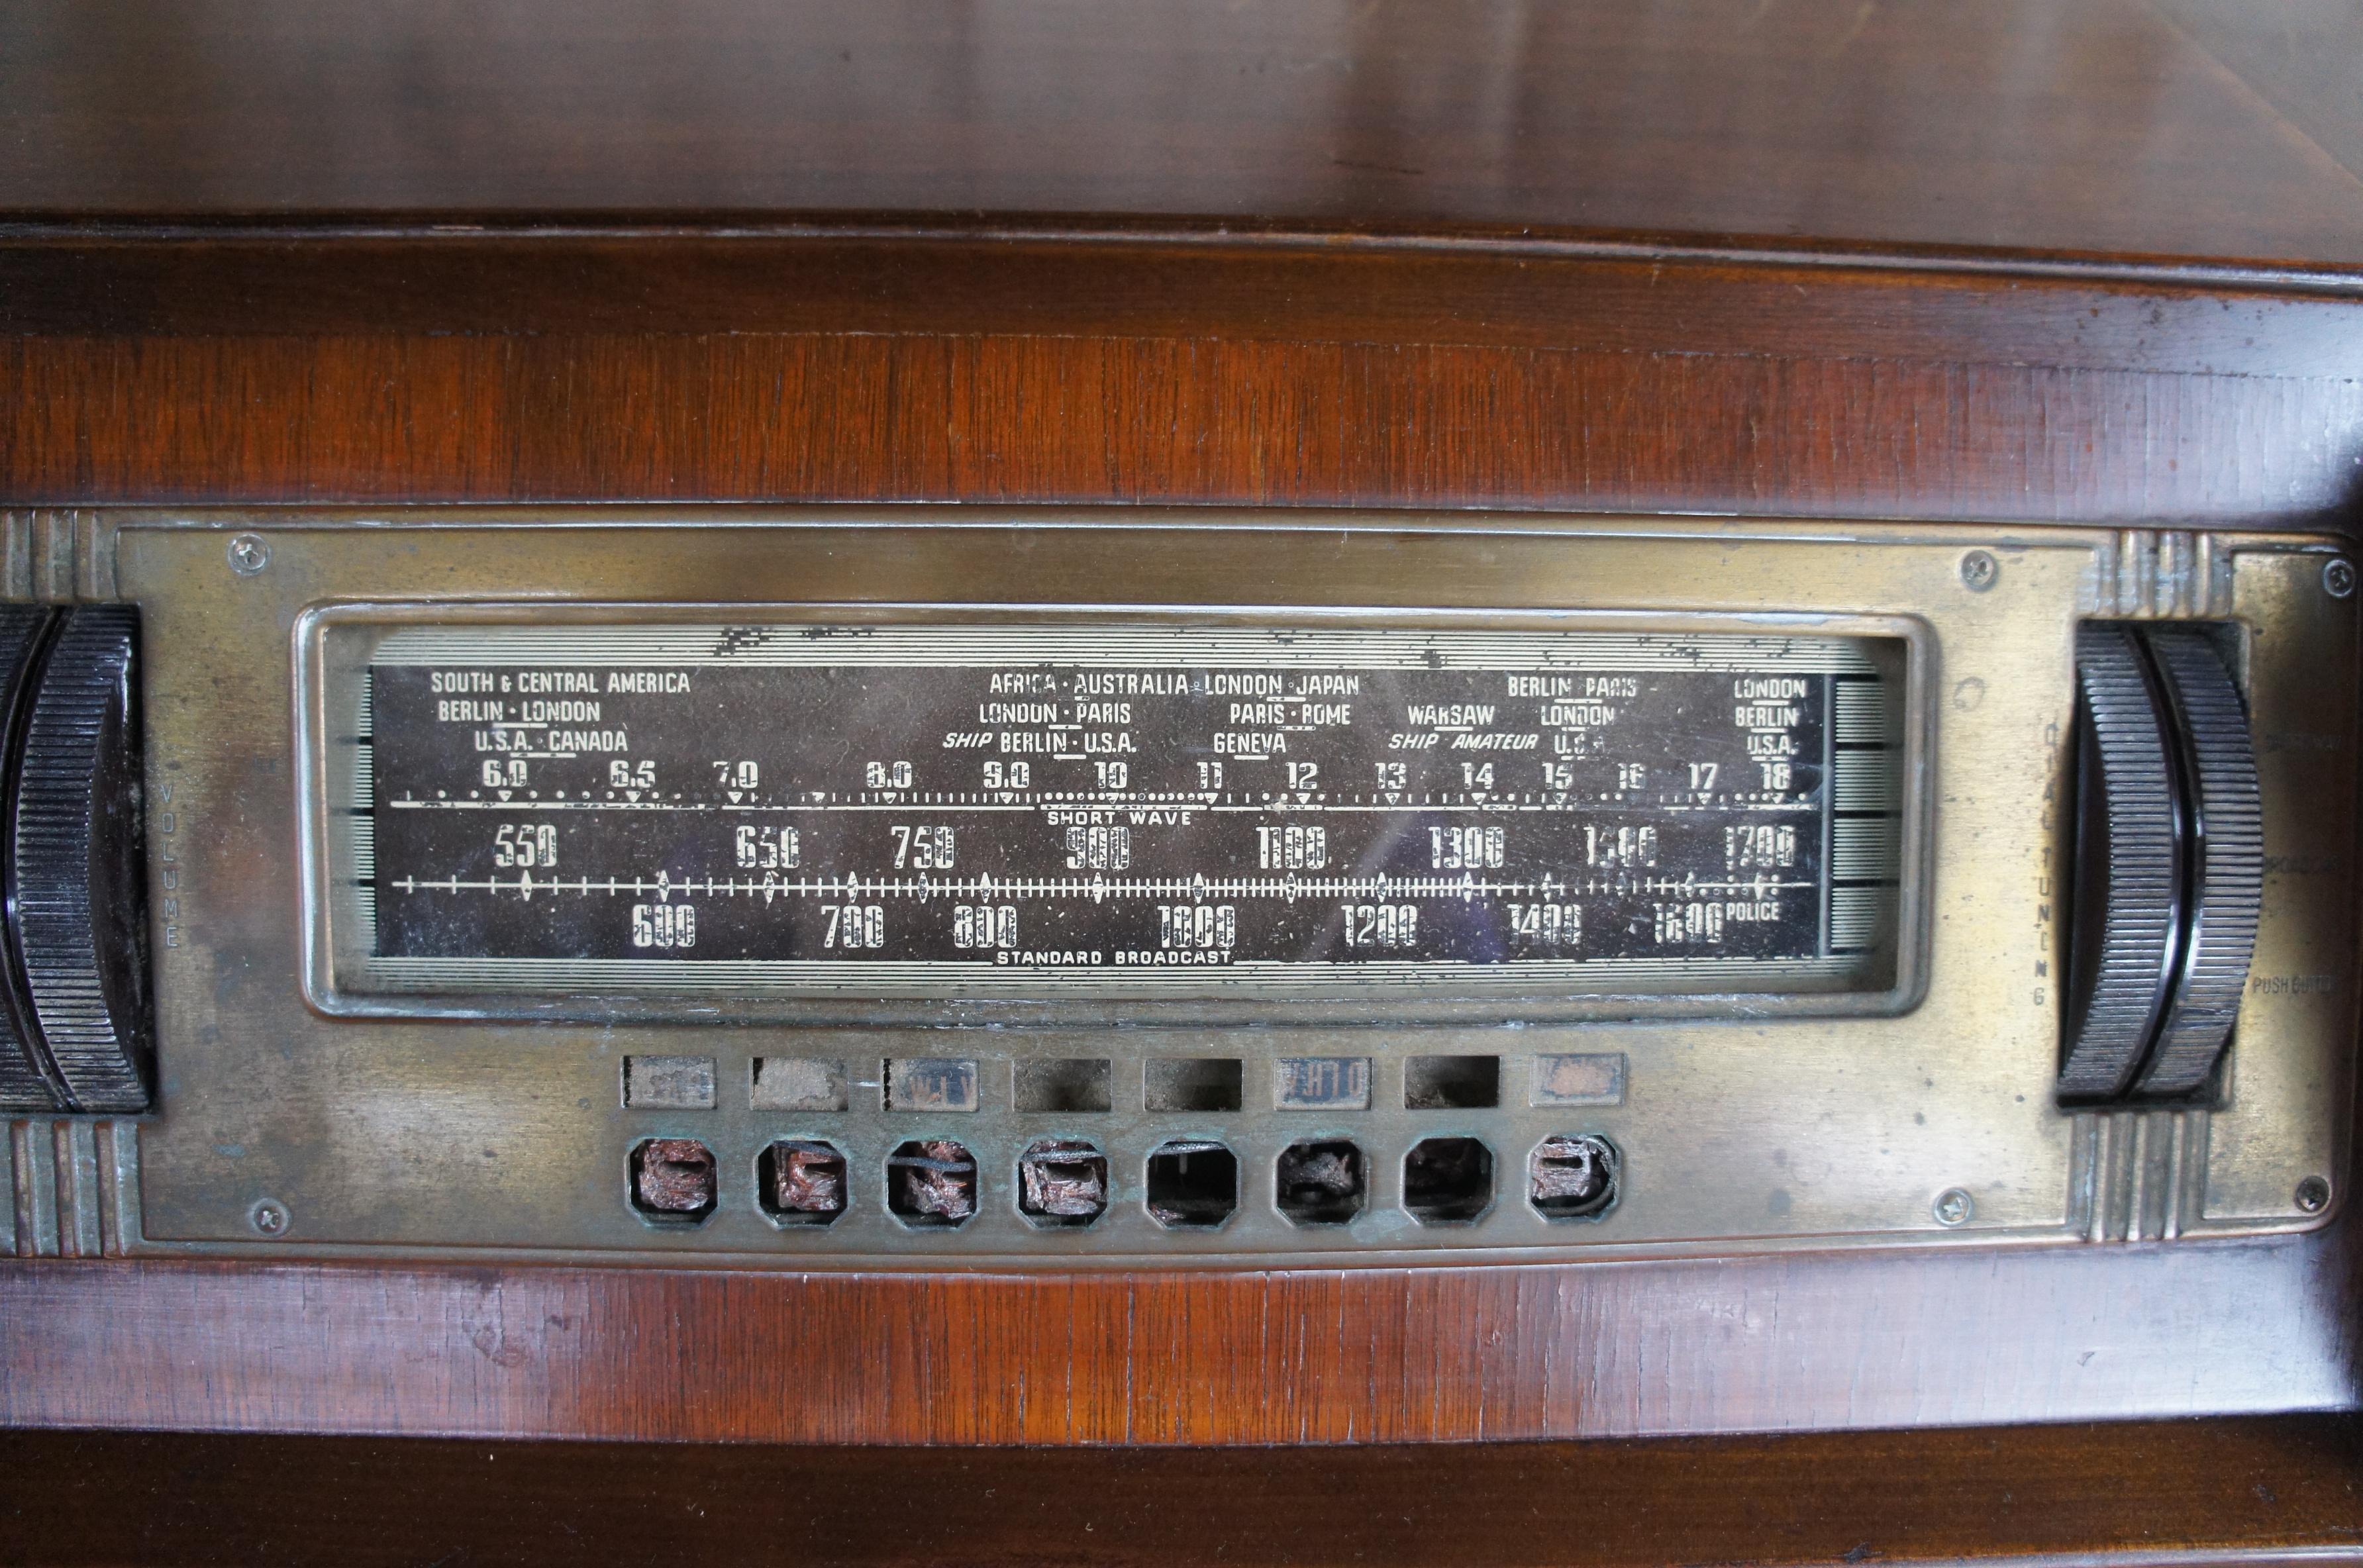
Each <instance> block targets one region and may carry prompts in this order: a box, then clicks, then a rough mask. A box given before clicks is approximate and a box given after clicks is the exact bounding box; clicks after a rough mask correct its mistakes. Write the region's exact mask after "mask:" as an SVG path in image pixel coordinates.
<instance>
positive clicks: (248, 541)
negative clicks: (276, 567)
mask: <svg viewBox="0 0 2363 1568" xmlns="http://www.w3.org/2000/svg"><path fill="white" fill-rule="evenodd" d="M270 564H271V547H270V546H269V545H266V544H264V543H263V542H262V536H261V535H260V534H240V535H239V536H237V537H236V538H234V539H232V540H231V541H230V542H229V569H230V570H232V571H234V572H236V573H238V575H239V576H240V577H252V576H254V575H255V574H256V573H258V572H260V571H261V569H263V568H264V567H267V566H269V565H270Z"/></svg>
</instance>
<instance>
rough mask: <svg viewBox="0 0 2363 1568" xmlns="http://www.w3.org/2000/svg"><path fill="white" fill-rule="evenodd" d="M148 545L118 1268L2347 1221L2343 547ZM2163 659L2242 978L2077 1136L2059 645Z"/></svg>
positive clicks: (2064, 687)
mask: <svg viewBox="0 0 2363 1568" xmlns="http://www.w3.org/2000/svg"><path fill="white" fill-rule="evenodd" d="M114 522H115V523H116V549H115V559H116V581H117V586H118V588H119V591H120V595H121V597H122V598H123V599H125V600H127V601H128V602H132V603H134V604H136V605H137V606H138V608H139V615H140V626H141V638H142V666H141V668H142V670H143V675H144V681H145V686H144V692H143V695H144V713H145V716H146V725H147V737H146V742H147V745H146V766H147V768H148V784H149V789H148V793H147V801H148V811H149V814H150V816H149V836H148V845H149V851H148V853H149V862H150V883H151V902H152V909H153V919H154V925H155V929H154V932H153V950H154V953H155V958H156V969H155V994H156V999H157V1016H156V1032H155V1034H156V1057H155V1059H156V1066H157V1074H158V1096H157V1109H156V1110H155V1111H154V1113H153V1114H152V1115H151V1116H150V1117H149V1118H148V1119H147V1120H145V1121H142V1122H141V1123H139V1164H138V1169H139V1198H140V1202H139V1226H140V1230H141V1235H140V1237H139V1240H138V1241H137V1242H133V1243H130V1245H131V1250H134V1251H142V1250H144V1251H150V1252H213V1251H223V1250H232V1251H248V1252H264V1253H284V1254H289V1255H296V1254H308V1255H338V1254H343V1253H368V1254H381V1253H383V1254H395V1253H398V1254H421V1253H467V1254H469V1255H520V1256H525V1255H549V1256H557V1255H565V1256H575V1257H583V1256H598V1257H611V1258H616V1259H618V1260H623V1259H653V1260H661V1261H663V1262H665V1263H667V1264H676V1265H678V1264H712V1265H717V1266H738V1267H782V1268H797V1269H806V1268H838V1267H843V1268H852V1267H861V1268H875V1267H881V1266H887V1267H915V1268H926V1267H932V1266H960V1267H963V1268H973V1267H978V1266H986V1267H993V1266H1007V1267H1012V1268H1026V1269H1038V1268H1041V1267H1044V1266H1060V1265H1063V1264H1072V1265H1075V1266H1093V1267H1116V1266H1126V1267H1129V1266H1139V1265H1142V1264H1157V1265H1159V1266H1165V1265H1179V1266H1254V1267H1269V1266H1274V1265H1286V1264H1306V1265H1315V1266H1322V1267H1334V1266H1340V1265H1348V1264H1359V1263H1388V1264H1400V1263H1403V1262H1406V1261H1418V1260H1421V1259H1437V1260H1449V1261H1452V1262H1457V1263H1458V1262H1471V1261H1481V1260H1484V1259H1489V1258H1490V1259H1500V1260H1518V1259H1530V1258H1538V1257H1562V1258H1564V1257H1570V1256H1598V1257H1614V1256H1647V1255H1653V1254H1662V1253H1728V1252H1738V1251H1748V1250H1757V1249H1779V1248H1791V1249H1794V1248H1826V1247H1847V1246H1858V1245H1887V1244H1903V1245H1912V1244H1944V1245H1962V1244H1983V1245H2003V1244H2009V1245H2027V1244H2042V1243H2073V1242H2090V1241H2093V1240H2107V1239H2115V1238H2119V1237H2155V1238H2160V1239H2165V1238H2198V1237H2204V1236H2208V1235H2226V1234H2238V1233H2249V1232H2255V1231H2274V1230H2290V1229H2297V1228H2302V1227H2306V1226H2310V1225H2313V1224H2316V1223H2319V1222H2320V1221H2321V1220H2322V1219H2323V1218H2324V1216H2325V1215H2326V1214H2327V1213H2328V1212H2329V1210H2330V1209H2332V1208H2334V1207H2335V1202H2336V1201H2337V1198H2338V1195H2337V1194H2335V1193H2334V1192H2331V1191H2329V1190H2328V1189H2327V1188H2326V1187H2324V1188H2322V1189H2320V1190H2318V1191H2316V1190H2310V1189H2308V1188H2307V1184H2308V1183H2309V1182H2318V1181H2321V1180H2323V1179H2324V1178H2326V1177H2327V1176H2329V1175H2330V1174H2331V1173H2334V1172H2335V1171H2338V1170H2340V1169H2343V1159H2344V1144H2343V1140H2344V1137H2345V1127H2346V1107H2347V1102H2348V1094H2349V1088H2348V1085H2349V1071H2350V1064H2349V1063H2348V1061H2347V1060H2346V1041H2347V1040H2348V1039H2349V1038H2350V1030H2351V1024H2352V1017H2353V1011H2354V976H2353V972H2352V960H2351V955H2352V953H2353V949H2354V940H2353V932H2352V923H2351V911H2350V908H2349V898H2348V889H2349V888H2350V878H2351V869H2352V864H2353V861H2352V853H2353V830H2354V812H2353V804H2354V800H2355V791H2356V778H2355V734H2354V729H2353V724H2354V720H2353V715H2354V714H2355V712H2357V701H2356V696H2357V693H2356V657H2357V649H2356V627H2355V617H2354V602H2353V601H2352V600H2351V599H2346V598H2341V597H2338V596H2335V595H2334V594H2332V593H2330V592H2328V591H2325V589H2324V574H2323V568H2324V562H2325V561H2326V560H2327V559H2329V558H2331V557H2332V556H2333V555H2335V553H2336V552H2335V547H2333V546H2332V545H2331V544H2330V543H2329V542H2326V541H2322V540H2316V539H2311V538H2304V537H2297V536H2244V535H2213V536H2169V538H2170V540H2171V547H2170V548H2169V549H2168V550H2166V551H2164V552H2161V551H2160V550H2159V549H2158V537H2159V536H2154V535H2147V534H2120V533H2115V532H2108V531H2098V530H2070V529H2041V530H2025V531H2020V532H2010V531H2006V530H2002V529H1997V528H1992V527H1982V526H1975V525H1960V526H1958V527H1943V526H1932V525H1909V526H1906V525H1865V524H1859V523H1847V524H1838V523H1814V522H1803V523H1772V522H1756V521H1708V520H1699V519H1654V518H1618V517H1546V516H1534V515H1502V516H1489V515H1483V514H1469V513H1454V514H1434V515H1431V514H1420V513H1384V514H1379V513H1362V514H1349V513H1322V514H1320V515H1318V516H1305V515H1302V514H1290V513H1221V512H1212V511H1193V512H1190V513H1170V512H1151V511H1126V512H1111V511H1093V510H1077V509H1066V510H1061V511H1059V512H1057V513H1026V512H1022V511H1010V512H992V513H988V512H982V511H963V512H962V513H960V518H959V520H958V521H957V522H956V523H955V522H950V521H947V520H946V518H945V516H944V514H943V513H942V512H941V511H940V510H932V509H931V510H924V511H923V510H919V509H894V508H850V507H849V508H829V509H821V510H804V511H786V510H782V511H760V512H756V511H749V510H748V509H729V510H727V511H726V510H698V509H668V508H648V509H635V508H618V507H601V508H598V509H596V510H595V512H594V511H592V510H590V509H583V510H581V511H570V510H567V509H543V510H538V511H533V512H530V513H525V512H505V511H485V510H465V509H440V508H418V509H405V510H404V511H402V512H400V513H358V512H310V511H294V510H290V511H272V512H250V513H122V514H119V515H118V516H116V518H115V519H114ZM247 541H251V543H250V544H248V543H246V542H247ZM2161 617H2163V618H2179V619H2187V620H2192V621H2202V622H2206V623H2209V624H2211V625H2212V626H2214V627H2215V628H2217V633H2218V635H2219V636H2220V637H2221V638H2222V639H2227V642H2226V646H2231V647H2233V648H2234V649H2235V652H2236V658H2235V665H2236V667H2237V668H2236V673H2237V675H2238V676H2239V678H2240V679H2241V680H2242V681H2243V682H2244V687H2245V695H2246V700H2247V706H2248V711H2249V716H2250V722H2251V724H2252V727H2253V733H2254V737H2255V743H2256V744H2255V753H2256V764H2257V768H2258V787H2259V789H2260V790H2261V795H2262V801H2263V806H2264V811H2263V824H2264V848H2265V856H2266V876H2265V880H2264V894H2263V901H2262V906H2261V911H2260V914H2259V917H2258V934H2257V939H2256V948H2255V959H2254V963H2253V966H2252V970H2251V975H2250V978H2249V981H2248V986H2247V992H2246V997H2245V1001H2244V1002H2243V1004H2242V1006H2241V1008H2240V1010H2239V1015H2238V1020H2237V1023H2236V1026H2235V1031H2234V1035H2233V1043H2232V1045H2231V1048H2230V1051H2229V1054H2228V1056H2227V1057H2226V1065H2225V1066H2224V1068H2223V1069H2221V1070H2220V1071H2219V1072H2218V1073H2217V1075H2216V1077H2215V1078H2214V1079H2213V1081H2211V1083H2210V1084H2209V1085H2208V1086H2207V1088H2205V1090H2204V1091H2203V1092H2202V1093H2201V1094H2198V1095H2195V1096H2191V1097H2187V1098H2184V1099H2178V1100H2175V1101H2173V1102H2171V1103H2163V1104H2145V1105H2138V1106H2122V1107H2112V1106H2095V1107H2085V1106H2073V1105H2063V1104H2062V1103H2061V1101H2060V1099H2059V1098H2058V1094H2057V1092H2056V1087H2055V1086H2056V1084H2057V1082H2058V1075H2059V1071H2060V1058H2061V1041H2062V1034H2061V1029H2062V1007H2063V999H2062V979H2063V970H2064V961H2065V956H2066V952H2067V945H2068V935H2067V932H2068V924H2069V920H2070V918H2071V915H2072V911H2070V910H2069V907H2068V905H2067V901H2066V893H2065V888H2066V878H2067V875H2068V871H2069V864H2070V860H2069V851H2070V845H2069V842H2068V841H2069V836H2070V834H2072V832H2073V830H2074V826H2075V822H2076V818H2075V814H2074V810H2073V807H2074V801H2073V794H2074V790H2075V780H2076V758H2075V754H2074V733H2075V725H2074V713H2075V702H2076V679H2075V646H2076V632H2077V627H2078V625H2079V624H2080V623H2083V622H2087V621H2092V620H2141V619H2155V618H2161ZM815 650H818V651H815ZM1148 672H1162V674H1163V677H1164V679H1163V680H1162V682H1161V683H1160V682H1159V681H1158V680H1151V679H1147V675H1148ZM1248 676H1253V677H1255V679H1246V678H1247V677H1248ZM676 677H677V678H679V679H675V678H676ZM1004 677H1005V678H1006V679H1002V678H1004ZM1587 680H1591V681H1592V682H1593V684H1592V685H1591V686H1587V685H1586V684H1585V682H1586V681H1587ZM504 681H506V682H508V684H507V685H506V686H504V685H503V682H504ZM996 682H998V684H996ZM1193 682H1194V684H1193ZM1234 682H1236V684H1235V689H1234V684H1233V683H1234ZM527 686H530V687H531V689H530V690H527V689H524V688H525V687H527ZM1217 686H1220V687H1221V688H1222V689H1221V690H1217V689H1216V687H1217ZM1086 703H1088V704H1090V705H1091V708H1090V711H1089V712H1086V711H1085V707H1084V704H1086ZM1554 703H1556V704H1559V707H1557V708H1556V709H1554V708H1553V706H1552V704H1554ZM1587 703H1588V704H1590V706H1586V704H1587ZM1316 709H1317V710H1318V711H1317V712H1315V710H1316ZM1348 710H1353V711H1350V712H1349V711H1348ZM1403 736H1409V737H1412V738H1411V739H1410V740H1409V741H1407V742H1406V741H1403V740H1401V739H1399V737H1403ZM1457 736H1472V737H1478V738H1477V739H1476V740H1475V741H1474V742H1473V743H1467V744H1464V743H1461V742H1459V741H1457V740H1456V739H1455V738H1454V737H1457ZM977 737H984V738H977ZM1273 737H1281V738H1282V739H1284V740H1285V743H1286V745H1285V749H1282V748H1281V747H1278V746H1275V745H1271V744H1270V742H1271V740H1272V738H1273ZM1422 737H1433V738H1422ZM1020 762H1022V763H1025V764H1026V770H1025V772H1024V773H1023V775H1022V776H1021V775H1019V774H1017V773H1016V772H1015V771H1014V770H1013V768H1012V766H1011V765H1013V764H1015V763H1020ZM898 763H902V764H908V765H909V767H908V769H907V771H901V772H898V770H897V769H896V767H895V765H896V764H898ZM1109 763H1118V764H1122V765H1123V771H1122V772H1120V773H1112V772H1110V771H1108V770H1107V769H1106V767H1104V765H1105V764H1109ZM512 764H516V765H517V766H516V768H515V769H514V770H513V769H512ZM988 764H992V765H996V767H995V770H994V771H993V772H991V773H988V771H987V765H988ZM1204 764H1220V765H1221V767H1220V770H1219V771H1218V772H1217V771H1215V770H1213V769H1206V770H1204V771H1202V767H1201V765H1204ZM1391 764H1401V765H1403V766H1402V767H1401V770H1400V771H1399V772H1390V771H1389V770H1388V769H1389V765H1391ZM1292 765H1294V766H1292ZM1773 765H1780V766H1778V767H1775V766H1773ZM1488 766H1490V767H1491V769H1492V771H1491V773H1490V774H1486V773H1481V772H1480V771H1479V769H1480V768H1481V767H1488ZM1554 767H1556V768H1557V769H1558V771H1556V772H1554V771H1550V769H1552V768H1554ZM1628 770H1635V771H1628ZM561 790H562V791H564V792H565V798H564V800H563V801H562V802H561V801H560V798H559V792H560V791H561ZM502 791H508V798H507V799H506V800H503V799H501V798H500V796H501V792H502ZM733 791H736V792H737V793H736V795H735V797H734V795H733V793H732V792H733ZM520 792H524V793H523V794H522V795H521V794H520ZM1592 796H1598V797H1600V798H1599V799H1596V800H1595V799H1592V798H1591V797H1592ZM627 797H633V798H630V799H627ZM1185 812H1186V813H1189V820H1188V822H1187V823H1184V822H1183V821H1182V814H1183V813H1185ZM1645 827H1646V828H1647V829H1648V830H1649V832H1648V834H1647V837H1646V839H1645V837H1644V836H1643V834H1641V831H1640V830H1641V829H1643V828H1645ZM1119 828H1121V829H1124V830H1126V833H1125V834H1123V835H1121V838H1119V835H1117V834H1114V833H1113V832H1111V831H1110V830H1113V829H1119ZM504 829H506V830H507V831H506V832H505V833H504V832H503V830H504ZM1316 829H1317V830H1319V831H1318V833H1317V834H1315V833H1314V832H1311V831H1308V830H1316ZM1783 829H1789V830H1793V831H1790V832H1787V833H1784V832H1783V831H1782V830H1783ZM1587 830H1590V831H1589V833H1588V834H1587ZM1645 846H1646V847H1645ZM767 856H768V860H767V858H766V857H767ZM1070 857H1072V858H1071V859H1070ZM766 878H769V881H768V884H767V882H766ZM684 909H686V910H689V911H692V912H691V913H689V914H686V915H684V914H682V913H681V912H679V911H682V910H684ZM872 911H875V912H872ZM1004 911H1006V912H1004ZM1220 911H1228V912H1220ZM1393 911H1411V912H1409V913H1399V912H1393ZM1116 955H1125V956H1124V957H1123V958H1122V959H1121V960H1119V958H1118V957H1117V956H1116ZM1159 955H1166V956H1164V957H1159ZM1172 955H1196V956H1190V957H1189V958H1188V961H1187V962H1184V961H1182V958H1179V957H1174V956H1172ZM1120 971H1122V972H1121V973H1120Z"/></svg>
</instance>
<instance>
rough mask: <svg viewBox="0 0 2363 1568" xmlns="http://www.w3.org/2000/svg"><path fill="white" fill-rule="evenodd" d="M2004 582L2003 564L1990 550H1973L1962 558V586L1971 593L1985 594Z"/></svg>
mask: <svg viewBox="0 0 2363 1568" xmlns="http://www.w3.org/2000/svg"><path fill="white" fill-rule="evenodd" d="M2001 580H2002V562H2000V561H1998V560H1996V559H1994V558H1993V554H1992V552H1991V551H1990V550H1971V551H1970V552H1969V554H1968V555H1966V556H1963V557H1962V558H1961V584H1962V586H1963V587H1965V588H1967V589H1968V590H1969V591H1970V592H1971V593H1983V592H1984V591H1986V590H1987V589H1989V588H1991V587H1992V586H1993V585H1994V584H1995V583H1997V582H2000V581H2001Z"/></svg>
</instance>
